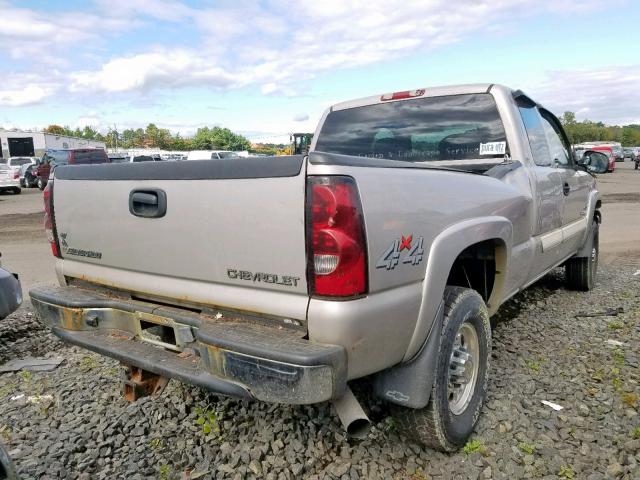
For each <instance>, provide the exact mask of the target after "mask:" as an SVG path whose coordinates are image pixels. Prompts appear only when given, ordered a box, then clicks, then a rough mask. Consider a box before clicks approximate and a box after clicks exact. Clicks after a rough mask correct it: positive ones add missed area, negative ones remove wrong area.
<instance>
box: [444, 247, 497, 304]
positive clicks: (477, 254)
mask: <svg viewBox="0 0 640 480" xmlns="http://www.w3.org/2000/svg"><path fill="white" fill-rule="evenodd" d="M505 263H506V251H505V245H504V243H503V242H502V240H499V239H493V240H485V241H483V242H478V243H475V244H473V245H470V246H468V247H467V248H465V249H464V250H463V251H462V252H461V253H460V254H459V255H458V256H457V257H456V259H455V261H454V262H453V265H452V266H451V270H450V271H449V278H448V279H447V285H455V286H458V287H465V288H472V289H473V290H475V291H476V292H478V293H479V294H480V296H481V297H482V298H483V299H484V301H485V302H486V303H487V305H489V304H490V303H491V300H492V296H493V294H494V293H495V292H496V290H497V289H496V287H498V286H501V285H502V281H503V278H504V273H505ZM494 303H495V302H494Z"/></svg>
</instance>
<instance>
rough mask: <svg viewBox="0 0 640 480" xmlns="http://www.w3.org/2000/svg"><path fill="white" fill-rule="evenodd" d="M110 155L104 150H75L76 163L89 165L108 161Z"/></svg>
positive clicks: (74, 159) (74, 161)
mask: <svg viewBox="0 0 640 480" xmlns="http://www.w3.org/2000/svg"><path fill="white" fill-rule="evenodd" d="M108 161H109V157H107V154H106V153H105V151H104V150H99V149H96V150H87V151H75V152H73V164H74V165H87V164H91V163H107V162H108Z"/></svg>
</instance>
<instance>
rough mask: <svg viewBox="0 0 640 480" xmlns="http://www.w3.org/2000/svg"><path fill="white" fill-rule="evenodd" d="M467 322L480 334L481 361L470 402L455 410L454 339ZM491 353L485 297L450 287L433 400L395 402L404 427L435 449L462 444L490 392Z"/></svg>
mask: <svg viewBox="0 0 640 480" xmlns="http://www.w3.org/2000/svg"><path fill="white" fill-rule="evenodd" d="M463 324H468V325H466V326H465V327H464V328H469V327H472V328H473V330H474V331H475V333H476V335H477V341H478V342H477V343H478V347H479V348H478V358H479V361H478V362H477V363H478V370H477V373H476V376H475V380H474V381H473V385H472V386H471V387H470V388H472V390H470V396H469V400H468V403H467V404H466V406H464V409H463V410H461V411H459V413H458V414H454V413H453V412H452V410H451V404H450V398H451V396H450V395H453V394H452V393H451V392H450V387H449V379H450V372H451V361H452V358H453V356H452V354H453V349H454V343H455V340H456V336H457V334H458V331H459V330H460V328H461V327H462V326H463ZM490 356H491V326H490V323H489V313H488V312H487V307H486V305H485V303H484V301H483V300H482V297H481V296H480V295H479V294H478V293H477V292H476V291H475V290H471V289H469V288H462V287H446V289H445V293H444V319H443V325H442V334H441V337H440V345H439V351H438V364H437V366H436V378H435V381H434V383H433V386H432V388H431V397H430V400H429V404H428V405H427V406H426V407H425V408H422V409H412V408H406V407H400V406H396V405H393V406H392V409H393V415H394V418H395V420H396V424H397V426H398V428H399V429H400V431H401V432H402V433H404V434H405V435H406V436H407V437H409V438H412V439H414V440H416V441H418V442H420V443H422V444H423V445H425V446H427V447H430V448H433V449H435V450H440V451H443V452H452V451H455V450H458V449H459V448H460V447H462V446H463V445H464V444H465V443H466V442H467V440H468V439H469V437H470V436H471V434H472V432H473V429H474V427H475V425H476V423H477V421H478V418H479V416H480V412H481V410H482V405H483V403H484V400H485V398H486V395H487V381H488V376H489V358H490Z"/></svg>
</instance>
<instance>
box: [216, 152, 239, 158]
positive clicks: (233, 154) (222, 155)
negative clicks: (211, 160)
mask: <svg viewBox="0 0 640 480" xmlns="http://www.w3.org/2000/svg"><path fill="white" fill-rule="evenodd" d="M218 155H219V156H220V158H236V157H237V156H238V154H237V153H236V152H218Z"/></svg>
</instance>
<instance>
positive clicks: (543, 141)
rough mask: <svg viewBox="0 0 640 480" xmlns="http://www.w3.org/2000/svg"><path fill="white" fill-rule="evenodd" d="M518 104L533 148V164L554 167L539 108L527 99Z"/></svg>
mask: <svg viewBox="0 0 640 480" xmlns="http://www.w3.org/2000/svg"><path fill="white" fill-rule="evenodd" d="M516 102H517V104H518V110H519V111H520V117H522V123H523V124H524V129H525V130H526V132H527V138H528V139H529V145H530V146H531V154H532V155H533V162H534V163H535V164H536V165H538V166H539V167H550V166H551V165H552V163H551V154H550V152H549V146H548V144H547V135H546V133H545V130H544V127H543V125H542V123H543V120H542V117H541V116H540V113H539V112H538V107H537V106H536V104H535V103H533V102H532V101H531V100H529V99H528V98H526V97H520V98H518V99H517V100H516Z"/></svg>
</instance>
